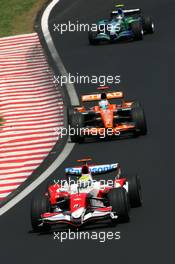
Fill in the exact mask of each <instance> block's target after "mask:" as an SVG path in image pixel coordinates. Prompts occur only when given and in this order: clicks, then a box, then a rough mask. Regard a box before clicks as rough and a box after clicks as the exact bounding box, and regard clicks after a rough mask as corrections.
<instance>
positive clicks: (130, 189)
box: [31, 158, 142, 231]
mask: <svg viewBox="0 0 175 264" xmlns="http://www.w3.org/2000/svg"><path fill="white" fill-rule="evenodd" d="M90 160H91V159H89V158H87V159H82V160H79V161H78V162H82V166H79V167H78V166H77V167H72V168H66V169H65V173H66V180H62V181H59V182H57V183H54V184H53V185H50V186H49V187H48V189H47V191H46V193H45V194H44V195H43V196H42V197H41V196H39V197H35V198H33V199H32V204H31V224H32V227H33V230H35V231H45V230H48V229H50V228H51V226H52V225H55V224H60V223H65V224H68V225H71V226H74V227H80V226H82V225H84V224H85V223H87V222H90V221H91V222H96V221H100V220H110V221H109V222H110V223H113V224H116V223H117V222H123V221H124V222H126V221H129V211H130V207H138V206H141V204H142V198H141V185H140V180H139V178H138V176H136V175H134V176H132V177H128V178H127V177H121V170H120V165H119V164H118V163H113V164H103V165H91V164H88V161H90ZM113 171H115V172H116V173H115V176H114V179H113V180H112V179H108V180H107V179H106V180H98V181H97V180H95V179H93V175H100V174H106V175H105V177H106V176H107V175H108V176H109V173H110V172H113Z"/></svg>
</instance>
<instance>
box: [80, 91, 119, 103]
mask: <svg viewBox="0 0 175 264" xmlns="http://www.w3.org/2000/svg"><path fill="white" fill-rule="evenodd" d="M106 97H107V99H123V97H124V95H123V92H109V93H106ZM81 100H82V102H91V101H100V100H101V94H89V95H82V96H81Z"/></svg>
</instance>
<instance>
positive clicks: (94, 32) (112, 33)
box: [89, 5, 154, 45]
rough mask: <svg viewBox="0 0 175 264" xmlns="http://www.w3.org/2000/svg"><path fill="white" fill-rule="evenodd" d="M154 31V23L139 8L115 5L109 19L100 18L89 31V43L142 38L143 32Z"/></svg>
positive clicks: (149, 32)
mask: <svg viewBox="0 0 175 264" xmlns="http://www.w3.org/2000/svg"><path fill="white" fill-rule="evenodd" d="M152 33H154V23H153V21H152V19H151V18H150V17H144V16H142V14H141V10H140V9H130V10H124V9H123V8H121V5H120V6H117V9H116V10H115V11H112V12H111V15H110V19H105V20H100V21H99V22H98V23H97V24H96V27H94V26H93V27H92V28H91V30H90V32H89V43H90V44H91V45H95V44H100V43H102V42H103V43H104V42H116V41H118V40H123V39H125V40H142V39H143V35H144V34H152Z"/></svg>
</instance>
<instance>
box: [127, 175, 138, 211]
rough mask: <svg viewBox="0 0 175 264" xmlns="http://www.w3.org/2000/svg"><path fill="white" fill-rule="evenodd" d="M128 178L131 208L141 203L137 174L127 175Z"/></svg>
mask: <svg viewBox="0 0 175 264" xmlns="http://www.w3.org/2000/svg"><path fill="white" fill-rule="evenodd" d="M127 179H128V196H129V201H130V205H131V207H132V208H136V207H139V206H141V205H142V193H141V183H140V178H139V177H138V175H130V176H127Z"/></svg>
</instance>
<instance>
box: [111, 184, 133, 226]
mask: <svg viewBox="0 0 175 264" xmlns="http://www.w3.org/2000/svg"><path fill="white" fill-rule="evenodd" d="M107 198H108V201H109V204H110V206H112V210H113V212H115V213H116V215H117V216H118V218H117V219H116V220H112V222H113V223H115V222H118V221H119V222H128V221H129V211H130V205H129V201H128V195H127V192H126V190H125V189H124V188H114V189H111V190H110V191H109V193H108V196H107Z"/></svg>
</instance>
